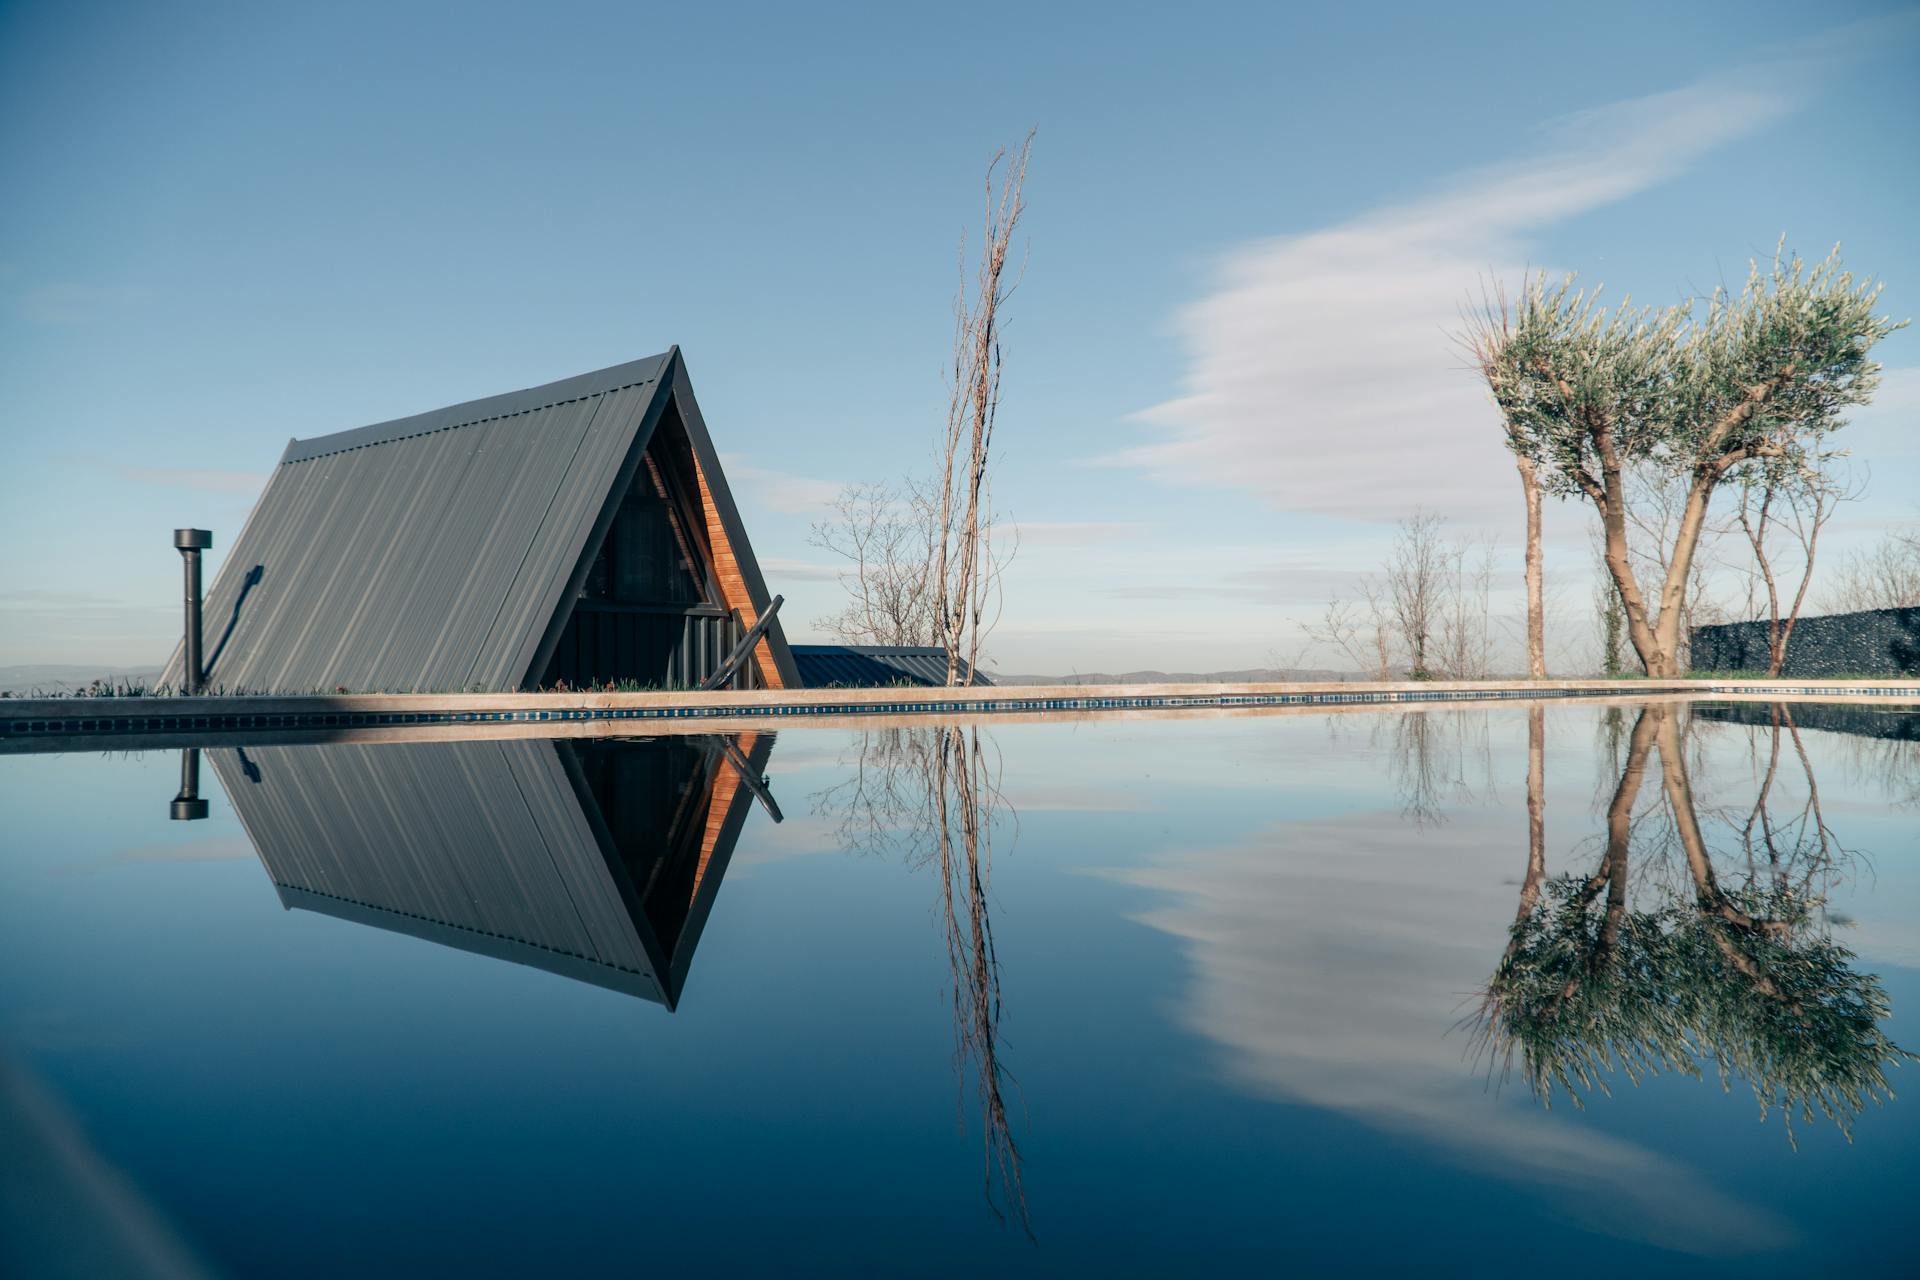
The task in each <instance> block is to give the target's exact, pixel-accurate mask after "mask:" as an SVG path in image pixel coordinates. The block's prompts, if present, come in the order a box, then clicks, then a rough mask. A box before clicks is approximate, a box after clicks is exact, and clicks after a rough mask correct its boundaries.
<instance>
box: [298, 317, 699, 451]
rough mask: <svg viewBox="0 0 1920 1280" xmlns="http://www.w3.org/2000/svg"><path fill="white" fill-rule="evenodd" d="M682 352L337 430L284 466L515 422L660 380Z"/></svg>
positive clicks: (301, 445) (304, 445)
mask: <svg viewBox="0 0 1920 1280" xmlns="http://www.w3.org/2000/svg"><path fill="white" fill-rule="evenodd" d="M677 350H678V348H677V347H676V348H671V349H669V350H667V351H663V352H661V353H660V354H659V355H654V356H646V357H644V358H642V359H639V360H629V361H628V362H626V363H625V364H616V365H611V366H609V367H608V368H605V369H596V370H594V371H593V372H591V373H582V374H576V375H575V376H573V377H571V378H562V379H560V380H559V381H557V382H547V383H542V384H540V385H538V386H533V387H525V388H522V389H521V390H518V391H505V392H501V393H499V394H498V395H492V396H486V397H483V398H481V399H479V400H468V401H465V402H464V403H461V404H455V405H448V406H447V407H446V408H443V409H430V410H428V411H427V412H425V413H416V414H413V415H410V416H408V417H404V418H393V419H389V420H388V421H385V422H376V423H373V424H371V425H369V426H364V427H354V428H352V429H350V430H347V431H336V432H334V433H332V434H331V435H324V436H311V437H309V438H307V439H305V440H298V439H296V440H290V441H288V443H287V450H286V452H285V453H283V454H281V455H280V465H281V466H283V467H284V466H288V465H290V464H292V463H295V462H311V461H313V460H314V459H316V458H330V457H333V456H335V455H337V454H342V453H350V452H352V451H353V450H355V449H366V448H371V447H373V446H375V445H382V444H397V443H398V442H400V441H402V440H414V439H418V438H419V437H421V436H427V435H432V434H434V433H435V432H437V431H453V430H457V429H458V428H460V427H473V426H479V425H480V424H481V423H483V422H497V421H499V420H500V419H502V418H516V417H519V416H521V415H522V414H528V413H538V412H540V411H541V410H542V409H551V408H553V407H554V406H556V405H562V404H571V403H572V402H574V401H576V400H588V399H591V398H593V397H595V396H602V395H606V394H608V393H609V392H614V391H622V390H625V389H626V388H628V387H637V386H641V385H643V384H645V383H649V382H657V381H658V380H659V379H660V376H661V375H662V374H663V373H665V372H666V370H667V367H668V365H669V364H670V363H671V362H672V360H673V356H674V352H675V351H677Z"/></svg>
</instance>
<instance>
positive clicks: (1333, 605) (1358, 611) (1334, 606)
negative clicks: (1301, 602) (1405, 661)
mask: <svg viewBox="0 0 1920 1280" xmlns="http://www.w3.org/2000/svg"><path fill="white" fill-rule="evenodd" d="M1359 592H1360V599H1358V600H1345V599H1342V598H1341V597H1340V596H1339V595H1337V594H1336V595H1333V596H1330V597H1328V599H1327V607H1326V609H1325V610H1324V611H1323V612H1322V613H1321V615H1320V617H1319V618H1318V619H1316V620H1314V621H1312V622H1303V623H1301V624H1300V629H1301V630H1302V631H1304V632H1305V633H1306V635H1307V639H1308V640H1309V641H1311V642H1312V643H1314V644H1321V645H1325V646H1326V647H1328V648H1329V649H1333V650H1336V651H1338V652H1339V653H1340V654H1341V656H1343V657H1345V658H1346V660H1347V661H1349V662H1351V663H1352V664H1353V665H1354V666H1355V667H1356V668H1357V669H1359V670H1361V671H1364V672H1367V673H1369V674H1371V675H1372V676H1373V678H1374V679H1375V680H1391V679H1393V624H1392V621H1391V619H1390V617H1389V615H1388V611H1387V609H1386V606H1385V603H1384V598H1383V597H1384V592H1383V590H1382V588H1381V586H1380V581H1379V579H1377V578H1375V577H1374V576H1373V575H1371V574H1369V575H1367V576H1366V577H1364V578H1362V579H1361V580H1360V584H1359Z"/></svg>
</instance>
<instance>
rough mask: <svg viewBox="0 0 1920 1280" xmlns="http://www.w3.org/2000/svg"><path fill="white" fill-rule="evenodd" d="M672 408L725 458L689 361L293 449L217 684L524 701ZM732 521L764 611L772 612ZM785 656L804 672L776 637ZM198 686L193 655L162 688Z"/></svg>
mask: <svg viewBox="0 0 1920 1280" xmlns="http://www.w3.org/2000/svg"><path fill="white" fill-rule="evenodd" d="M669 403H673V404H677V405H678V406H679V407H680V409H681V413H680V415H679V420H680V421H681V423H682V425H683V426H685V427H686V429H687V430H688V433H689V436H690V439H691V441H692V443H693V444H694V446H695V448H696V450H697V451H700V452H703V453H704V454H707V455H711V453H712V445H711V442H710V441H708V440H707V439H706V436H705V427H704V424H703V422H702V421H701V420H700V417H699V413H698V409H697V406H696V405H695V404H694V401H693V396H692V391H691V388H690V387H689V386H688V385H687V383H686V379H685V373H684V367H683V366H682V364H681V362H680V360H679V357H678V354H677V352H668V353H667V354H665V355H660V356H654V357H650V358H649V359H646V360H639V361H634V362H632V363H629V364H624V365H618V366H615V367H614V368H611V369H603V370H601V371H599V372H598V373H593V374H584V375H581V376H580V377H577V378H568V379H566V380H564V381H561V382H556V383H550V384H548V385H546V386H543V387H533V388H529V389H527V390H525V391H515V392H511V393H508V394H506V395H501V396H494V397H492V398H490V399H486V400H476V401H470V402H468V403H466V404H460V405H454V406H451V407H449V408H446V409H437V410H434V411H433V412H431V413H425V414H419V415H416V416H414V417H410V418H402V419H398V420H396V421H393V422H387V423H380V424H377V425H375V426H371V427H362V428H359V429H358V430H354V431H345V432H341V433H339V434H337V435H331V436H324V437H321V438H319V439H315V440H305V441H300V440H296V441H294V442H292V443H291V444H290V445H289V446H288V448H287V451H286V454H285V455H284V456H283V457H282V459H281V462H280V465H279V466H278V467H276V468H275V469H274V473H273V475H272V477H271V478H270V479H269V480H268V483H267V487H266V490H265V491H264V492H263V493H262V494H261V496H260V500H259V502H258V503H257V504H255V507H254V511H253V514H252V515H251V516H250V517H249V518H248V520H247V524H246V526H245V527H244V528H243V529H242V530H241V532H240V535H239V537H238V538H237V539H236V540H235V542H234V544H233V547H232V549H231V550H230V551H228V553H227V555H226V557H225V559H224V561H223V562H222V566H221V570H220V573H219V575H218V577H217V578H216V579H215V581H214V583H213V586H212V589H211V590H210V591H209V592H208V593H207V601H206V609H205V616H206V619H207V634H206V652H207V655H208V656H207V681H208V684H209V686H210V687H212V688H214V689H226V690H233V691H247V692H261V693H311V692H331V691H333V690H335V689H340V688H344V689H348V690H352V691H354V692H457V691H470V690H472V691H505V690H511V689H518V688H522V687H525V686H526V685H528V684H529V683H531V682H532V681H533V680H535V679H537V678H538V677H539V675H540V674H541V672H540V670H539V669H538V668H539V666H540V664H542V663H543V662H544V660H545V655H546V653H547V652H549V651H550V650H551V647H552V645H553V643H554V641H555V640H556V639H557V637H558V635H559V632H560V629H561V626H562V624H563V623H564V622H565V618H566V616H567V610H568V606H569V604H570V601H569V599H568V595H569V590H570V588H571V586H572V584H573V582H574V580H575V576H576V574H577V573H579V572H581V571H582V569H583V567H584V565H585V563H586V559H587V558H588V552H589V550H590V548H591V547H592V546H593V545H595V544H596V540H597V538H598V537H600V536H602V535H603V534H604V533H605V529H606V525H607V522H608V520H610V519H611V511H612V508H613V507H614V506H615V505H617V503H618V500H619V497H620V495H621V494H622V493H623V492H624V487H623V486H624V482H625V481H627V480H628V479H630V477H631V475H632V470H633V468H634V466H635V465H636V464H637V463H638V460H639V456H640V453H641V451H642V450H644V448H645V447H646V445H647V443H648V440H649V439H650V437H651V435H652V432H653V429H654V427H655V425H656V424H657V423H658V422H659V421H660V420H661V418H662V415H663V414H664V413H665V412H666V407H667V405H668V404H669ZM715 472H716V475H717V463H716V464H715ZM719 485H720V488H721V489H722V491H723V493H722V496H724V481H720V482H719ZM724 505H725V510H726V512H727V514H728V516H729V518H730V521H731V526H732V527H731V528H730V529H729V540H730V542H732V543H733V544H734V546H733V550H734V552H735V554H736V555H738V556H740V557H741V559H742V561H743V564H744V565H745V566H746V567H747V568H749V569H750V570H751V572H750V573H749V574H748V575H747V581H748V585H749V588H750V594H752V595H753V597H754V598H753V599H752V600H751V604H752V605H753V607H754V609H755V610H760V609H764V608H765V607H766V606H767V599H766V598H765V585H764V583H762V582H761V581H760V578H759V572H758V570H757V569H756V568H752V552H751V550H750V549H749V548H748V547H747V544H746V537H745V533H744V530H740V529H739V528H738V515H737V512H735V511H734V510H733V507H732V502H731V499H730V498H727V499H726V501H725V504H724ZM770 642H771V643H772V644H773V646H774V658H775V661H776V663H778V664H782V665H783V666H790V665H791V659H790V658H789V657H788V656H787V653H786V647H785V642H784V639H783V638H782V636H781V634H780V632H779V630H778V627H777V624H776V627H775V631H774V634H773V636H772V637H770ZM181 675H182V668H181V655H180V651H179V649H178V648H177V647H176V648H175V651H174V653H173V656H172V658H171V659H170V660H169V662H168V664H167V668H166V670H165V672H164V673H163V675H162V677H161V679H162V682H163V683H165V684H169V685H173V686H176V687H177V686H178V685H179V684H181V683H182V681H181Z"/></svg>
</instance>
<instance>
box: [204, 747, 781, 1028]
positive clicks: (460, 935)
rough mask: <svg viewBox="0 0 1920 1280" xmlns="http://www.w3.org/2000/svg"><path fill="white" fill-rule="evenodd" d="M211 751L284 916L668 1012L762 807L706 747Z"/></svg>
mask: <svg viewBox="0 0 1920 1280" xmlns="http://www.w3.org/2000/svg"><path fill="white" fill-rule="evenodd" d="M738 745H739V747H740V749H741V753H742V755H743V757H744V758H745V759H746V761H747V762H748V767H749V768H751V769H752V770H753V771H754V772H755V774H756V775H757V774H758V772H759V770H760V769H761V767H762V766H763V764H764V762H765V759H766V756H767V754H768V752H769V751H770V749H771V746H772V739H771V738H770V737H765V736H762V737H761V738H759V740H758V741H755V740H754V739H752V738H742V739H739V740H738ZM209 755H210V758H211V760H212V764H213V767H214V769H215V771H216V772H217V773H218V774H219V776H220V781H221V784H222V786H223V787H224V788H225V790H226V792H227V795H228V797H229V798H230V799H231V800H232V802H233V807H234V810H235V812H236V813H238V814H239V816H240V821H241V824H242V825H243V826H244V827H245V828H246V831H247V835H248V836H249V837H250V838H251V839H252V841H253V845H254V849H255V851H256V852H257V853H258V854H259V856H260V861H261V863H262V864H263V865H264V866H265V867H266V870H267V874H268V875H269V876H270V877H271V878H272V879H273V882H274V884H275V886H276V887H278V889H279V891H280V895H281V900H282V902H283V903H284V904H285V905H287V906H288V907H304V908H306V909H308V910H312V911H319V912H323V913H325V914H327V915H333V916H338V917H340V918H342V919H348V920H354V921H357V922H359V923H363V924H372V925H376V926H378V927H380V928H383V929H389V930H392V931H395V932H399V933H406V934H411V935H413V936H415V937H420V938H425V939H427V940H429V941H433V942H438V943H441V944H443V945H446V946H452V947H457V948H460V949H461V950H465V951H473V952H477V953H480V954H483V955H490V956H495V957H497V958H501V959H507V960H513V961H516V962H518V963H520V964H527V965H531V966H533V967H535V968H539V969H545V970H547V971H549V972H552V973H558V974H561V975H563V976H566V977H569V978H574V979H577V980H580V981H584V982H591V983H594V984H595V985H598V986H603V987H609V988H612V989H614V990H617V991H624V992H627V993H629V994H633V995H641V996H645V997H647V998H648V999H652V1000H658V1001H660V1002H661V1003H663V1004H665V1005H667V1006H668V1007H670V1008H671V1007H672V1006H673V1005H674V1004H676V1003H677V1001H678V999H679V994H680V989H681V984H682V982H683V981H684V979H685V976H686V972H687V967H688V964H689V963H690V962H691V959H692V955H693V950H694V947H695V946H696V944H697V943H698V940H699V936H700V931H701V927H702V926H703V925H704V923H705V920H706V915H707V912H708V911H709V910H710V909H711V906H712V903H713V898H714V895H715V893H716V892H717V890H718V887H719V883H720V880H721V878H722V877H723V876H724V874H725V870H726V864H727V860H728V858H729V857H731V855H732V851H733V844H734V841H735V840H736V839H737V838H738V835H739V831H740V826H741V824H742V822H743V821H744V820H745V815H746V809H747V807H748V806H749V805H750V804H751V803H752V795H751V792H750V791H749V790H748V788H746V787H744V786H742V785H740V778H739V776H738V774H737V773H736V771H735V766H734V765H733V764H732V763H730V762H729V760H728V757H727V755H726V753H725V750H724V747H723V746H722V745H721V743H720V740H718V739H711V738H682V739H657V740H651V741H641V742H578V743H575V742H564V741H552V740H533V739H508V740H500V741H484V742H421V743H404V744H399V743H389V744H374V745H368V744H333V745H327V746H316V747H254V748H247V749H245V750H244V751H237V750H236V751H228V750H217V751H212V752H210V753H209Z"/></svg>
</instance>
